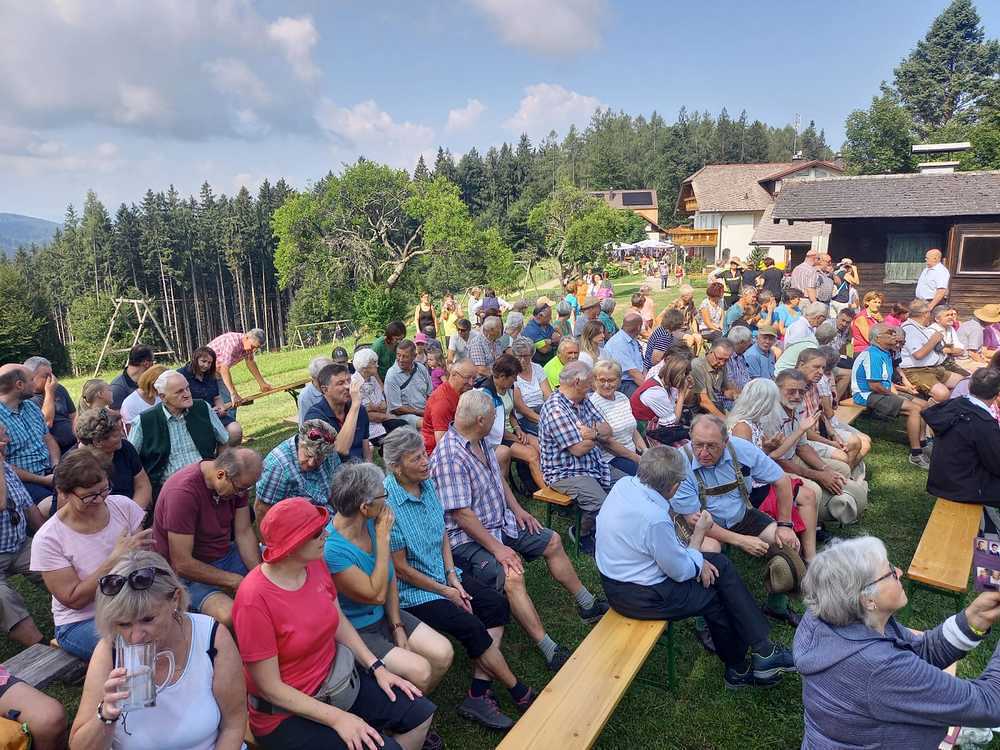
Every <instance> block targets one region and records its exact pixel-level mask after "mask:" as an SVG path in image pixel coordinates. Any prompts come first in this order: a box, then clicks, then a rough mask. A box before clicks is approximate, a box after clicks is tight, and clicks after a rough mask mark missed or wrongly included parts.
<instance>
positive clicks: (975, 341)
mask: <svg viewBox="0 0 1000 750" xmlns="http://www.w3.org/2000/svg"><path fill="white" fill-rule="evenodd" d="M958 340H959V342H960V343H961V344H962V346H963V347H964V348H965V350H966V351H967V352H968V353H969V356H970V357H971V358H972V359H973V360H975V361H976V362H985V361H986V360H988V359H989V358H990V357H992V356H993V354H994V353H995V352H996V351H997V350H1000V304H997V303H993V304H989V305H983V306H982V307H977V308H976V309H975V310H973V311H972V317H971V318H969V319H968V320H967V321H965V322H964V323H962V325H960V326H959V327H958Z"/></svg>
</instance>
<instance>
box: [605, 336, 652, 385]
mask: <svg viewBox="0 0 1000 750" xmlns="http://www.w3.org/2000/svg"><path fill="white" fill-rule="evenodd" d="M601 358H602V359H613V360H614V361H615V362H617V363H618V364H619V365H620V366H621V368H622V380H623V381H624V380H629V381H631V380H632V379H633V378H632V376H631V375H629V374H628V372H627V371H628V370H638V371H639V372H645V371H646V368H645V366H644V365H643V363H642V347H641V346H640V345H639V340H638V339H634V338H632V337H631V336H629V335H628V334H627V333H626V332H625V331H624V329H622V330H620V331H618V333H616V334H615V335H614V336H612V337H611V338H610V339H608V342H607V343H606V344H605V345H604V349H603V351H602V353H601ZM636 385H639V384H638V383H636Z"/></svg>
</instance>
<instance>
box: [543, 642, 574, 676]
mask: <svg viewBox="0 0 1000 750" xmlns="http://www.w3.org/2000/svg"><path fill="white" fill-rule="evenodd" d="M569 657H570V650H569V649H568V648H566V647H565V646H556V651H555V653H554V654H552V658H551V659H548V660H546V662H545V666H547V667H548V668H549V671H550V672H558V671H559V670H560V669H562V665H563V664H565V663H566V662H567V661H568V660H569Z"/></svg>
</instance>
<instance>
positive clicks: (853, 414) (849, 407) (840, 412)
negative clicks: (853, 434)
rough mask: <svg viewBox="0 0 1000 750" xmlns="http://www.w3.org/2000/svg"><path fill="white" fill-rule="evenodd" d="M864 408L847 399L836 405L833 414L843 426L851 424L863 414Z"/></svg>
mask: <svg viewBox="0 0 1000 750" xmlns="http://www.w3.org/2000/svg"><path fill="white" fill-rule="evenodd" d="M864 410H865V407H863V406H859V405H858V404H856V403H854V401H852V400H850V399H848V400H847V401H841V402H840V403H839V404H837V409H836V411H835V412H834V413H835V414H836V415H837V419H839V420H840V421H841V422H843V423H844V424H851V422H853V421H854V420H855V419H857V418H858V417H860V416H861V414H862V413H864Z"/></svg>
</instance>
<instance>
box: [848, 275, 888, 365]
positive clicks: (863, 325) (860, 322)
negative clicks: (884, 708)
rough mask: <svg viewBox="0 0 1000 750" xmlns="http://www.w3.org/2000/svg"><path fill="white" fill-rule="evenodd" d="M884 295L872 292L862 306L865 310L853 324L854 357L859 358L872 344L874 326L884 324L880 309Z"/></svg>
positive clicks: (867, 295) (866, 296)
mask: <svg viewBox="0 0 1000 750" xmlns="http://www.w3.org/2000/svg"><path fill="white" fill-rule="evenodd" d="M882 299H883V297H882V293H881V292H876V291H874V290H873V291H870V292H868V293H867V294H866V295H865V298H864V299H863V300H862V304H863V305H864V306H865V309H864V310H862V311H861V312H860V313H858V314H857V316H856V317H855V318H854V322H853V323H851V339H852V341H853V343H854V356H855V357H856V356H858V355H859V354H861V352H863V351H864V350H865V349H867V348H868V347H869V346H870V345H871V344H870V342H869V340H868V336H869V332H870V331H871V329H872V326H873V325H875V324H876V323H881V322H882V315H881V314H880V313H879V309H880V308H881V307H882Z"/></svg>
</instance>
